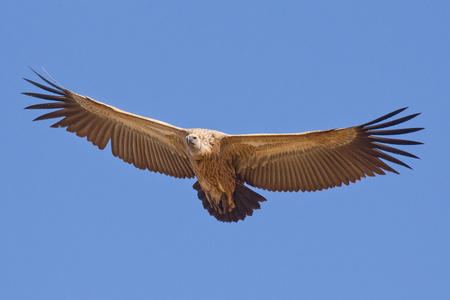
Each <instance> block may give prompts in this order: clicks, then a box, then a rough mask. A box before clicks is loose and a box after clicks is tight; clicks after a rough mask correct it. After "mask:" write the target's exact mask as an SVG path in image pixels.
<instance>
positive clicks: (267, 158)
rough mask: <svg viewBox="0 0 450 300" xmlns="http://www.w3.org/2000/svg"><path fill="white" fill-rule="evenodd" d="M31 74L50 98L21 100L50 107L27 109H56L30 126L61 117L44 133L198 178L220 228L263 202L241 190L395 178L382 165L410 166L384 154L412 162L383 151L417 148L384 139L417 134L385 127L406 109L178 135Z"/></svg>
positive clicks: (152, 168)
mask: <svg viewBox="0 0 450 300" xmlns="http://www.w3.org/2000/svg"><path fill="white" fill-rule="evenodd" d="M33 72H34V73H36V75H37V76H39V78H40V79H42V80H43V81H44V82H45V83H46V84H47V85H44V84H40V83H37V82H34V81H31V80H29V79H25V78H24V79H25V80H26V81H27V82H29V83H31V84H33V85H34V86H36V87H38V88H40V89H42V90H45V91H47V92H49V93H51V94H41V93H23V94H25V95H28V96H32V97H36V98H40V99H44V100H50V102H46V103H44V104H36V105H31V106H28V107H26V109H56V110H55V111H52V112H49V113H46V114H44V115H41V116H39V117H37V118H36V119H34V121H37V120H45V119H53V118H62V119H60V120H59V121H58V122H56V123H55V124H53V125H51V126H50V127H55V128H58V127H62V128H65V127H66V128H67V129H66V130H67V131H69V132H73V133H75V134H76V135H77V136H79V137H87V140H88V141H89V142H91V143H92V144H94V145H95V146H97V147H98V148H99V149H101V150H103V149H104V148H105V147H106V145H107V144H108V142H111V150H112V154H113V155H114V156H116V157H119V158H120V159H122V160H123V161H125V162H127V163H129V164H133V165H134V166H135V167H137V168H139V169H147V170H149V171H152V172H158V173H162V174H165V175H169V176H173V177H176V178H194V177H197V182H195V184H194V185H193V188H194V189H195V190H196V191H197V195H198V198H199V199H200V200H201V201H202V204H203V207H204V208H205V209H206V210H207V211H208V212H209V214H210V215H212V216H214V217H215V218H216V219H217V220H219V221H223V222H237V221H239V220H244V219H245V217H246V216H251V215H252V214H253V210H255V209H259V208H261V206H260V202H263V201H266V199H265V198H264V197H263V196H261V195H259V194H258V193H256V192H254V191H253V190H251V189H250V188H248V187H247V186H246V185H245V184H247V185H250V186H252V187H256V188H260V189H264V190H269V191H279V192H281V191H283V192H286V191H290V192H293V191H295V192H298V191H302V192H304V191H308V192H311V191H321V190H323V189H328V188H333V187H337V186H341V185H342V184H345V185H348V184H349V183H354V182H355V181H357V180H360V179H361V178H364V177H366V176H371V177H373V176H375V174H378V175H385V172H384V171H388V172H392V173H396V174H398V172H397V171H395V170H394V169H393V168H392V167H391V166H389V165H388V164H387V163H386V162H384V161H387V162H390V163H394V164H397V165H401V166H404V167H407V168H410V167H409V166H408V165H407V164H405V163H404V162H402V161H400V160H399V159H397V158H395V157H393V156H391V155H390V154H388V153H393V154H397V155H403V156H407V157H413V158H417V156H415V155H413V154H411V153H408V152H406V151H403V150H400V149H397V148H394V147H391V146H388V145H389V144H391V145H392V144H393V145H417V144H422V143H420V142H416V141H410V140H403V139H395V138H387V137H385V136H392V135H400V134H407V133H411V132H415V131H419V130H421V129H423V128H402V129H391V127H392V126H394V125H397V124H401V123H403V122H406V121H408V120H411V119H412V118H414V117H416V116H417V115H419V114H412V115H408V116H405V117H402V118H398V119H393V120H390V121H386V120H388V119H390V118H392V117H394V116H396V115H397V114H399V113H401V112H403V111H404V110H405V109H406V108H402V109H398V110H396V111H394V112H391V113H389V114H387V115H385V116H382V117H380V118H378V119H375V120H373V121H371V122H368V123H364V124H362V125H358V126H353V127H348V128H341V129H331V130H323V131H311V132H304V133H294V134H244V135H229V134H225V133H222V132H219V131H215V130H209V129H184V128H180V127H176V126H173V125H170V124H167V123H164V122H161V121H158V120H154V119H150V118H145V117H141V116H138V115H134V114H131V113H127V112H125V111H122V110H120V109H117V108H115V107H112V106H109V105H106V104H104V103H101V102H98V101H95V100H93V99H91V98H89V97H84V96H81V95H79V94H76V93H74V92H72V91H70V90H67V89H65V88H63V87H62V86H60V85H59V84H57V83H56V82H51V81H50V80H48V79H46V78H45V77H43V76H42V75H40V74H38V73H37V72H36V71H34V70H33ZM386 144H388V145H386ZM382 159H383V160H384V161H383V160H382Z"/></svg>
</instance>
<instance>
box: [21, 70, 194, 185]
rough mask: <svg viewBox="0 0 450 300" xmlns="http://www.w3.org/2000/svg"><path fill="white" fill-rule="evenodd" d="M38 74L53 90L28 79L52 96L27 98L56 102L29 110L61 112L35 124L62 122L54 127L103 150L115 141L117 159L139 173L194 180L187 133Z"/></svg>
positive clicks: (49, 114) (31, 94)
mask: <svg viewBox="0 0 450 300" xmlns="http://www.w3.org/2000/svg"><path fill="white" fill-rule="evenodd" d="M33 72H35V71H34V70H33ZM35 73H36V72H35ZM36 74H37V75H38V76H39V77H40V78H41V79H42V80H44V81H45V82H46V83H47V84H48V85H49V86H46V85H43V84H39V83H37V82H34V81H31V80H28V79H25V78H24V79H25V80H26V81H28V82H29V83H31V84H33V85H35V86H36V87H39V88H41V89H43V90H45V91H47V92H50V93H52V94H39V93H23V94H25V95H28V96H32V97H36V98H40V99H44V100H50V101H52V102H47V103H44V104H36V105H31V106H28V107H26V109H57V110H56V111H52V112H50V113H47V114H44V115H42V116H40V117H37V118H36V119H35V120H34V121H38V120H45V119H53V118H62V119H61V120H60V121H58V122H57V123H55V124H53V125H52V126H50V127H56V128H57V127H67V129H66V130H67V131H69V132H74V133H76V135H78V136H79V137H87V140H88V141H90V142H91V143H92V144H94V145H95V146H97V147H98V148H99V149H102V150H103V149H104V148H105V147H106V145H107V144H108V142H109V141H111V150H112V153H113V155H114V156H116V157H119V158H121V159H122V160H123V161H125V162H127V163H130V164H131V163H132V164H134V165H135V166H136V167H137V168H139V169H148V170H150V171H153V172H159V173H163V174H166V175H170V176H174V177H178V178H193V177H194V173H193V171H192V169H191V167H190V164H189V159H188V157H187V153H186V151H185V144H184V143H185V142H184V139H185V136H186V135H187V134H188V132H187V131H186V130H184V129H182V128H179V127H175V126H172V125H170V124H167V123H164V122H161V121H157V120H153V119H149V118H144V117H140V116H138V115H134V114H130V113H127V112H125V111H122V110H119V109H117V108H115V107H112V106H109V105H106V104H103V103H101V102H98V101H95V100H93V99H90V98H89V97H84V96H81V95H78V94H76V93H73V92H71V91H69V90H67V89H64V88H62V87H61V86H59V85H57V84H54V83H53V82H50V81H49V80H47V79H45V78H44V77H43V76H41V75H39V74H38V73H36Z"/></svg>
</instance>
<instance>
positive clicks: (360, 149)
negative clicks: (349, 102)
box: [228, 108, 423, 192]
mask: <svg viewBox="0 0 450 300" xmlns="http://www.w3.org/2000/svg"><path fill="white" fill-rule="evenodd" d="M405 109H406V108H402V109H398V110H396V111H394V112H392V113H389V114H387V115H384V116H382V117H380V118H377V119H375V120H373V121H371V122H367V123H365V124H362V125H360V126H355V127H349V128H344V129H333V130H326V131H315V132H306V133H303V134H281V135H236V136H230V137H229V138H228V144H229V145H230V146H231V148H232V149H233V150H232V151H234V152H235V153H236V156H235V167H236V171H237V173H238V178H239V179H240V180H242V181H243V182H245V183H247V184H249V185H251V186H254V187H257V188H262V189H265V190H269V191H291V192H292V191H299V190H301V191H318V190H319V191H320V190H322V189H328V188H332V187H336V186H341V185H342V183H344V184H345V185H348V184H349V183H354V182H355V181H357V180H360V179H361V178H364V177H366V176H370V177H373V176H375V174H378V175H385V172H384V171H388V172H392V173H396V174H399V173H398V172H397V171H396V170H394V169H393V168H392V167H391V166H389V165H388V164H387V163H385V162H384V161H387V162H391V163H394V164H397V165H401V166H404V167H406V168H410V169H411V167H410V166H409V165H407V164H406V163H404V162H403V161H401V160H399V159H397V158H395V157H393V156H392V155H391V154H397V155H401V156H406V157H411V158H418V157H417V156H415V155H413V154H411V153H409V152H406V151H404V150H400V149H398V148H395V147H392V146H389V145H419V144H422V143H421V142H416V141H411V140H402V139H396V138H387V137H385V136H394V135H401V134H408V133H412V132H417V131H420V130H422V129H423V128H403V129H388V128H390V127H392V126H395V125H398V124H402V123H404V122H407V121H409V120H411V119H413V118H415V117H417V116H418V115H419V113H417V114H411V115H408V116H406V117H402V118H398V119H394V120H391V121H387V122H384V123H382V122H383V121H385V120H387V119H389V118H392V117H393V116H395V115H397V114H399V113H401V112H403V111H404V110H405ZM383 160H384V161H383ZM383 170H384V171H383Z"/></svg>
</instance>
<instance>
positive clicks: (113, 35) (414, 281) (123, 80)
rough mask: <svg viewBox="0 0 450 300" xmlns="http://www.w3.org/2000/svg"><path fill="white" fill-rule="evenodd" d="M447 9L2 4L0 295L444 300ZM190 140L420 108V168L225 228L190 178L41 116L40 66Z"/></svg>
mask: <svg viewBox="0 0 450 300" xmlns="http://www.w3.org/2000/svg"><path fill="white" fill-rule="evenodd" d="M449 30H450V4H449V2H448V1H127V2H125V1H84V0H81V1H71V2H70V4H69V3H68V2H65V1H10V0H3V1H2V2H1V4H0V37H1V44H2V46H1V47H0V57H1V58H2V59H1V70H0V74H1V82H2V97H1V98H2V109H1V110H0V122H1V127H2V130H1V131H0V137H1V139H0V140H1V160H0V167H1V175H0V176H1V180H0V299H212V298H213V299H257V298H258V299H300V298H302V299H449V297H450V284H449V282H450V259H449V255H450V254H449V253H450V197H449V196H448V185H449V179H448V178H449V171H448V170H449V166H450V160H449V148H450V143H449V133H448V132H449V129H450V128H449V127H450V126H449V125H450V121H449V112H450V104H449V95H450V56H449V53H450V44H449V43H450V42H449V41H450V36H449V35H450V34H449ZM28 65H29V66H31V67H34V68H36V69H39V68H40V66H44V67H45V68H46V69H47V71H49V72H50V74H51V75H52V76H53V77H54V78H55V79H56V80H57V81H58V82H59V83H61V84H62V85H63V86H65V87H66V88H69V89H71V90H73V91H75V92H78V93H80V94H83V95H89V96H90V97H92V98H94V99H96V100H99V101H102V102H106V103H108V104H110V105H113V106H116V107H119V108H121V109H123V110H126V111H130V112H133V113H137V114H140V115H143V116H147V117H151V118H155V119H159V120H163V121H165V122H168V123H171V124H174V125H177V126H180V127H186V128H192V127H201V128H210V129H216V130H220V131H223V132H226V133H286V132H302V131H310V130H321V129H330V128H336V127H347V126H352V125H357V124H360V123H363V122H366V121H369V120H372V119H374V118H376V117H379V116H381V115H383V114H385V113H388V112H390V111H393V110H395V109H398V108H401V107H404V106H409V107H410V109H409V110H408V111H407V112H409V113H416V112H422V113H423V114H422V115H421V116H420V117H418V118H416V119H414V120H413V121H411V122H409V125H410V126H412V127H426V130H424V131H422V132H419V133H415V134H411V135H410V138H412V139H416V140H420V141H422V142H424V143H425V145H423V146H413V147H411V146H410V147H403V149H406V150H407V151H411V152H413V153H415V154H416V155H418V156H420V157H421V160H414V159H405V162H407V163H408V164H410V165H411V166H412V167H413V168H414V170H413V171H411V170H409V169H405V168H402V167H398V168H397V169H398V171H400V172H401V175H400V176H398V175H394V174H389V175H388V176H381V177H377V178H369V179H366V180H363V181H362V182H358V183H357V184H354V185H351V186H349V187H341V188H337V189H331V190H328V191H322V192H318V193H271V192H266V191H262V190H259V191H258V192H260V193H261V194H262V195H263V196H265V197H266V198H268V199H269V201H267V202H266V203H264V204H263V205H262V209H261V210H259V211H256V213H255V214H254V216H253V217H249V218H247V219H246V220H245V221H244V222H239V223H238V224H224V223H220V222H218V221H216V220H215V219H214V218H213V217H210V216H209V214H208V213H207V212H206V210H204V209H203V207H202V205H201V202H200V201H199V200H197V196H196V192H195V191H194V190H193V189H192V187H191V186H192V184H193V183H194V180H179V179H173V178H170V177H166V176H163V175H160V174H154V173H150V172H148V171H141V170H137V169H135V168H134V167H132V166H130V165H128V164H126V163H124V162H122V161H121V160H119V159H117V158H115V157H113V156H112V155H111V153H110V149H109V146H108V148H107V149H105V151H99V150H98V149H96V148H95V147H93V146H92V145H91V144H90V143H88V142H86V140H85V139H81V138H78V137H76V136H75V135H74V134H70V133H67V132H66V131H64V130H62V129H50V128H48V126H49V125H51V124H52V123H51V122H49V121H41V122H36V123H33V122H31V120H32V119H34V118H35V117H37V116H38V115H39V112H36V111H24V110H23V107H25V106H28V105H31V104H35V103H39V102H38V101H35V100H34V99H32V98H29V97H26V96H23V95H20V93H21V92H24V91H37V89H35V88H33V87H32V86H31V85H29V84H28V83H26V82H25V81H23V80H22V79H21V78H22V77H27V78H31V79H37V77H35V76H34V74H33V73H32V72H31V71H30V70H29V69H28V68H27V66H28Z"/></svg>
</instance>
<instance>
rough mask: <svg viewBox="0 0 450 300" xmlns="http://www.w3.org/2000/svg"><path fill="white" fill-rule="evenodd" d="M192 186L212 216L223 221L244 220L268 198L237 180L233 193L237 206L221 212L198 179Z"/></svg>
mask: <svg viewBox="0 0 450 300" xmlns="http://www.w3.org/2000/svg"><path fill="white" fill-rule="evenodd" d="M192 187H193V188H194V189H195V190H196V191H197V196H198V199H200V200H201V201H202V204H203V207H204V208H205V209H206V210H207V211H208V212H209V214H210V215H211V216H214V217H215V218H216V219H217V220H219V221H222V222H237V221H239V220H244V219H245V217H246V216H251V215H253V210H255V209H260V208H261V205H260V204H259V202H264V201H266V198H264V197H263V196H261V195H259V194H258V193H256V192H254V191H252V190H251V189H249V188H248V187H246V186H245V185H243V184H242V183H239V182H236V188H235V190H234V194H233V196H234V199H233V200H234V203H235V205H236V207H235V208H234V209H233V210H232V211H231V212H225V213H223V214H221V213H220V212H218V211H217V210H215V209H214V208H213V207H212V206H211V204H210V203H209V201H208V199H207V198H206V194H205V192H204V191H203V190H202V188H201V186H200V184H199V183H198V181H197V182H195V184H194V185H193V186H192Z"/></svg>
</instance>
